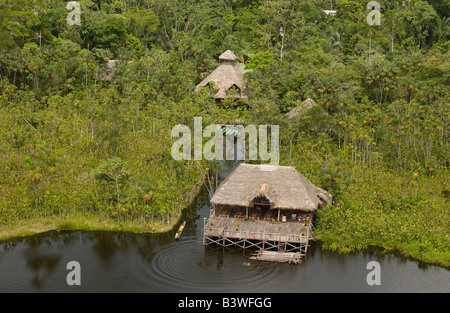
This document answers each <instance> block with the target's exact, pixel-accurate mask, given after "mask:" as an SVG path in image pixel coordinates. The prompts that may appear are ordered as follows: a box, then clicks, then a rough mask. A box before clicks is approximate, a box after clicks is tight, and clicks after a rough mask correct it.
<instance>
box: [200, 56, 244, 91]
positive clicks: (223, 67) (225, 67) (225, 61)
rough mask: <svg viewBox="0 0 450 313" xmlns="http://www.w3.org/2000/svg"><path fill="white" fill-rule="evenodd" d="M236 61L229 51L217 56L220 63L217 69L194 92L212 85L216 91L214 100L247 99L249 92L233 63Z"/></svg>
mask: <svg viewBox="0 0 450 313" xmlns="http://www.w3.org/2000/svg"><path fill="white" fill-rule="evenodd" d="M237 59H238V57H237V56H236V55H235V54H234V53H233V52H231V51H230V50H227V51H225V52H224V53H222V54H221V55H220V56H219V60H220V61H221V64H220V65H219V67H217V68H216V69H215V70H214V71H213V72H212V73H211V74H209V75H208V77H206V78H205V79H204V80H203V81H202V82H201V83H200V84H198V85H197V87H196V88H195V92H198V91H199V90H200V88H202V87H206V86H208V85H210V84H211V83H213V85H212V86H213V87H214V88H216V89H217V92H216V94H215V95H214V98H216V99H225V98H228V97H233V98H237V99H242V98H247V97H248V95H249V91H248V89H247V86H246V84H245V79H244V75H243V74H242V72H241V71H240V70H239V68H238V67H237V65H236V62H235V61H236V60H237ZM232 90H233V92H232Z"/></svg>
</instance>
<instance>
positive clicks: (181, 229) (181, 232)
mask: <svg viewBox="0 0 450 313" xmlns="http://www.w3.org/2000/svg"><path fill="white" fill-rule="evenodd" d="M185 226H186V221H184V222H183V224H181V226H180V228H178V231H177V233H176V234H175V240H179V239H180V238H181V234H183V230H184V227H185Z"/></svg>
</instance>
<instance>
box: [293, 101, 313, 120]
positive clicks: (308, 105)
mask: <svg viewBox="0 0 450 313" xmlns="http://www.w3.org/2000/svg"><path fill="white" fill-rule="evenodd" d="M315 106H317V103H316V102H315V101H314V100H313V99H311V98H308V99H306V100H305V101H303V103H302V104H301V105H299V106H298V107H296V108H293V109H292V110H291V111H289V112H288V113H286V115H287V117H288V118H289V119H292V118H294V117H297V116H299V115H302V114H303V113H304V112H306V111H308V110H309V109H311V108H312V107H315Z"/></svg>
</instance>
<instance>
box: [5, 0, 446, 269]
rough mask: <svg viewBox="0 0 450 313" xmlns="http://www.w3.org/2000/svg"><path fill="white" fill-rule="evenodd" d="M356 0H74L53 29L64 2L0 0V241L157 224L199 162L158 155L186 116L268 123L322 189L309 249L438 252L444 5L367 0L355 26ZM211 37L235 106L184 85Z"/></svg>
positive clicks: (167, 216) (183, 193)
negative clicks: (314, 245) (73, 13)
mask: <svg viewBox="0 0 450 313" xmlns="http://www.w3.org/2000/svg"><path fill="white" fill-rule="evenodd" d="M368 2H369V1H361V0H340V1H320V0H302V1H300V0H277V1H275V0H236V1H222V0H199V1H194V0H184V1H181V0H96V1H93V0H80V1H79V3H80V4H81V25H79V26H76V25H75V26H69V25H68V24H67V14H68V13H69V11H68V10H67V9H66V7H65V6H66V2H64V1H62V0H49V1H38V0H19V1H18V0H14V1H12V0H0V23H1V26H2V27H1V29H0V115H1V116H2V123H1V124H0V133H1V136H0V165H1V166H0V168H1V169H2V170H1V171H0V237H1V238H6V237H10V236H15V235H20V234H25V233H27V232H28V231H31V230H32V229H36V231H39V230H40V229H42V230H45V229H51V228H59V229H122V230H123V229H134V230H135V231H140V230H141V231H142V230H150V231H160V230H163V229H166V227H168V225H169V226H170V225H172V224H173V223H176V221H177V219H178V217H179V215H180V212H181V210H182V208H183V207H185V206H186V205H187V204H188V203H189V202H190V200H191V199H192V197H193V196H194V195H195V193H196V191H197V190H198V188H199V186H200V185H201V184H202V183H203V178H204V176H205V174H206V173H207V171H208V168H209V167H211V164H207V163H206V162H194V161H186V162H177V161H174V160H173V159H172V158H171V155H170V148H171V145H172V138H170V134H171V130H172V128H173V127H174V126H175V125H178V124H185V125H188V126H190V127H192V126H193V118H194V117H195V116H202V117H203V124H204V125H208V124H212V123H228V122H232V121H235V120H236V119H240V120H245V122H246V124H255V125H258V124H259V125H261V124H266V123H270V124H276V125H280V130H281V140H282V144H281V147H282V151H281V162H282V165H295V166H296V167H297V169H298V170H299V171H301V172H302V173H303V174H304V175H305V176H307V177H308V178H309V179H310V180H311V181H312V182H313V183H315V184H317V185H320V186H321V187H323V188H325V189H327V190H329V191H330V192H331V193H332V194H333V195H334V196H335V201H334V203H333V205H332V206H329V207H327V208H326V209H324V210H323V211H321V212H320V214H319V215H318V219H317V225H316V236H317V237H318V238H320V239H321V240H323V241H324V243H325V245H324V246H325V247H328V248H330V249H334V250H337V251H342V252H345V251H351V250H353V249H358V248H362V247H365V246H367V245H377V246H382V247H385V248H386V249H387V250H392V249H395V250H400V251H402V253H404V254H408V255H410V256H412V257H414V258H416V259H420V260H423V261H426V262H431V263H438V264H440V265H443V266H449V265H450V235H449V229H450V227H449V225H450V217H449V210H448V201H449V199H448V197H449V193H450V191H449V190H450V187H449V185H448V184H449V183H448V181H449V175H448V165H449V160H448V155H449V138H448V131H449V128H448V127H449V105H450V104H449V103H450V101H449V100H450V99H449V90H448V85H449V79H450V72H449V71H450V52H449V44H450V41H449V36H450V28H449V17H448V12H449V11H450V8H449V4H448V2H445V1H424V0H415V1H387V0H380V1H378V2H379V3H380V5H381V19H382V23H381V25H380V26H377V25H372V26H369V25H368V24H367V22H366V17H367V15H368V14H369V12H370V11H369V10H366V5H367V3H368ZM331 6H332V7H333V9H336V10H337V11H338V14H337V16H331V15H326V14H325V13H324V12H322V10H328V9H330V8H331ZM227 49H231V50H232V51H234V52H235V53H236V55H238V56H239V58H240V60H239V61H240V62H241V63H244V64H245V67H243V66H242V65H240V68H241V69H242V70H243V71H244V72H245V73H246V74H245V75H246V77H247V78H248V80H249V87H250V88H251V89H252V90H253V91H254V94H255V97H253V98H250V99H247V100H245V101H244V104H245V105H244V106H240V107H237V108H228V107H227V106H221V107H218V106H217V105H216V104H215V102H214V100H213V99H211V98H210V97H209V96H208V94H207V91H205V92H201V93H199V94H196V93H195V92H194V88H195V86H196V85H197V84H198V83H199V82H200V81H201V80H202V74H204V73H210V72H211V71H212V70H213V69H215V68H216V67H217V65H218V61H217V57H218V56H219V55H220V54H221V53H222V52H224V51H225V50H227ZM110 60H116V62H115V64H116V65H115V67H114V68H113V70H111V69H109V68H108V66H107V62H108V61H110ZM307 98H312V99H313V100H314V101H315V102H316V103H317V104H318V106H316V107H313V108H312V109H310V110H308V111H307V112H305V113H303V114H301V115H300V116H298V117H296V118H294V119H291V120H288V119H287V118H286V116H285V113H286V112H288V111H290V110H291V109H292V108H294V107H297V106H298V105H300V104H301V103H302V101H304V100H305V99H307ZM229 102H231V100H227V101H225V104H227V103H229ZM127 227H128V228H127Z"/></svg>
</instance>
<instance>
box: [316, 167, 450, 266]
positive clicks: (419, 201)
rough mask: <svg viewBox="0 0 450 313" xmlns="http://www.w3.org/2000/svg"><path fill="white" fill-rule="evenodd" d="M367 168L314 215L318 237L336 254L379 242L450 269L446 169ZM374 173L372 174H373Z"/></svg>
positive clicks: (418, 258) (403, 253)
mask: <svg viewBox="0 0 450 313" xmlns="http://www.w3.org/2000/svg"><path fill="white" fill-rule="evenodd" d="M377 173H378V175H376V176H375V175H371V173H370V172H368V173H366V174H364V175H363V174H361V177H359V183H358V184H355V186H354V187H352V188H349V190H348V191H346V192H345V193H344V194H343V195H341V196H340V198H338V199H337V200H336V202H335V203H333V204H332V205H330V206H328V207H327V208H325V209H324V210H322V211H320V212H319V213H318V215H317V227H316V231H315V237H316V239H319V240H321V241H322V242H323V243H324V245H323V247H324V248H325V249H330V250H333V251H337V252H340V253H348V252H351V251H355V250H361V249H364V248H366V247H368V246H378V247H382V248H384V249H385V250H386V251H387V252H389V251H398V252H400V253H401V254H402V255H404V256H407V257H411V258H413V259H416V260H419V261H423V262H426V263H430V264H437V265H440V266H443V267H446V268H450V235H449V232H448V230H449V220H450V217H449V214H450V212H449V210H448V199H446V198H445V196H444V195H443V194H442V190H445V188H446V184H447V181H448V179H446V178H448V173H447V172H441V173H439V174H436V175H435V176H434V177H430V176H423V177H418V178H417V181H414V183H413V184H412V183H411V182H409V183H408V185H405V184H404V183H402V182H404V177H402V175H396V174H395V173H383V172H377ZM372 174H373V173H372Z"/></svg>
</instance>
